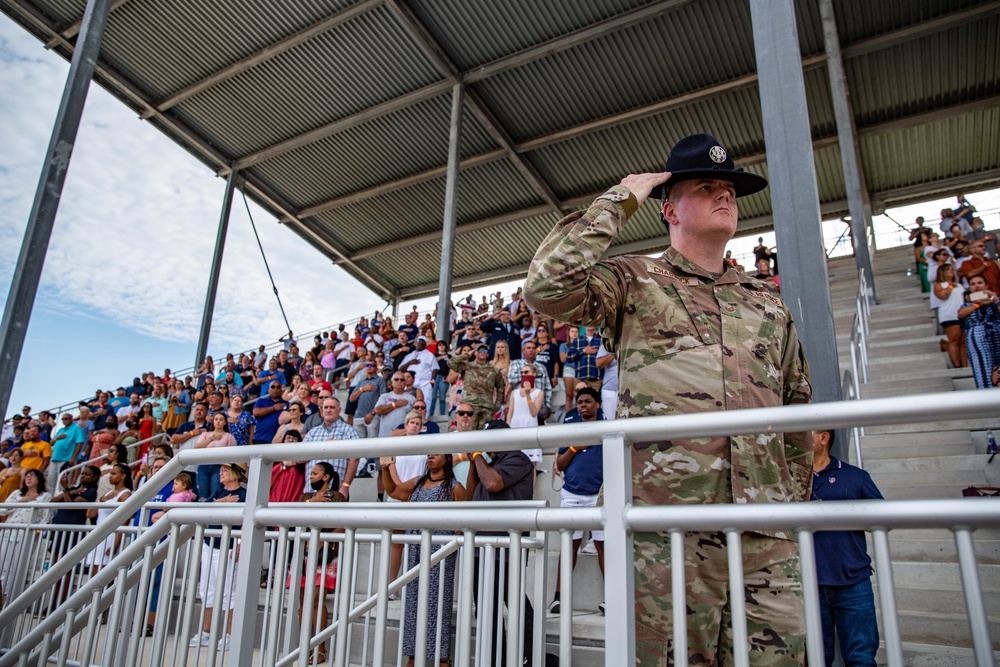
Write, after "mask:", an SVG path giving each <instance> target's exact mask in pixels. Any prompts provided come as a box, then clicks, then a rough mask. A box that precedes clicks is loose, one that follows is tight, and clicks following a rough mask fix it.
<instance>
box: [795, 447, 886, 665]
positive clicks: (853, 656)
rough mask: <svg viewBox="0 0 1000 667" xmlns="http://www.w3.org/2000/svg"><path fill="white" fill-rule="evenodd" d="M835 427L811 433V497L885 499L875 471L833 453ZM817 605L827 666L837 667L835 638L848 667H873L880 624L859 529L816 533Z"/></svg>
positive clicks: (867, 560)
mask: <svg viewBox="0 0 1000 667" xmlns="http://www.w3.org/2000/svg"><path fill="white" fill-rule="evenodd" d="M833 438H834V433H833V431H815V432H814V433H813V446H814V447H815V457H814V458H813V487H812V500H815V501H824V502H825V501H836V500H864V499H872V500H882V494H881V493H880V492H879V490H878V487H876V486H875V483H874V482H873V481H872V478H871V475H869V474H868V473H867V472H865V471H864V470H862V469H861V468H856V467H855V466H852V465H850V464H847V463H844V462H843V461H839V460H837V459H835V458H834V457H832V456H830V447H831V445H833ZM813 539H814V541H815V548H816V572H817V574H818V576H819V608H820V616H821V618H822V621H823V649H824V653H825V654H826V664H827V666H828V667H830V666H831V665H833V660H834V651H835V649H834V636H835V635H836V636H838V637H839V638H840V653H841V655H842V656H843V658H844V664H845V665H847V666H848V667H853V666H854V665H863V666H864V667H869V666H870V667H875V652H876V651H877V650H878V625H877V624H876V622H875V596H874V595H873V594H872V583H871V574H872V566H871V562H872V561H871V558H869V557H868V552H867V550H866V545H865V533H864V531H861V530H828V531H821V532H818V533H816V535H815V536H814V538H813Z"/></svg>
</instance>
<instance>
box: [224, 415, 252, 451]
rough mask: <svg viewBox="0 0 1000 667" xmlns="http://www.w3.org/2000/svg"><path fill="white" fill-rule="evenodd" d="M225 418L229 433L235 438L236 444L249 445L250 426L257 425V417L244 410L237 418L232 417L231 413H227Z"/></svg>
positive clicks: (239, 445)
mask: <svg viewBox="0 0 1000 667" xmlns="http://www.w3.org/2000/svg"><path fill="white" fill-rule="evenodd" d="M226 419H227V420H228V421H229V433H230V434H231V435H232V436H233V439H234V440H236V446H237V447H242V446H243V445H249V444H250V428H251V427H252V426H256V425H257V419H256V418H255V417H254V416H253V415H252V414H250V413H249V412H247V411H246V410H244V411H243V412H241V413H240V416H239V417H238V418H237V419H233V417H232V415H228V414H227V415H226Z"/></svg>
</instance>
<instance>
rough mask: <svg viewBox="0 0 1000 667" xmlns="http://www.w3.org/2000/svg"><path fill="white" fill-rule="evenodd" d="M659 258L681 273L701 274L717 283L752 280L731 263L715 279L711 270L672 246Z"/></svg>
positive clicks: (727, 283) (747, 281)
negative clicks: (720, 275)
mask: <svg viewBox="0 0 1000 667" xmlns="http://www.w3.org/2000/svg"><path fill="white" fill-rule="evenodd" d="M661 258H662V259H663V260H664V261H665V262H667V263H669V264H670V265H671V266H673V267H674V268H675V269H677V270H678V271H679V272H681V273H687V274H690V275H694V276H701V277H702V278H705V279H707V280H711V281H714V282H715V283H717V284H719V285H733V284H739V283H746V284H750V283H752V282H753V281H752V280H751V279H750V278H749V277H748V276H747V275H746V274H745V273H743V272H742V271H740V270H739V269H737V268H736V267H735V266H732V265H729V266H727V267H726V270H725V272H724V273H723V274H722V277H720V278H718V279H716V278H715V276H713V275H712V273H711V272H709V271H707V270H706V269H703V268H702V267H700V266H698V265H697V264H695V263H694V262H692V261H691V260H689V259H688V258H687V257H685V256H684V255H682V254H681V253H680V252H678V251H677V250H676V249H675V248H674V247H673V246H670V247H669V248H667V249H666V250H665V251H664V252H663V255H662V256H661Z"/></svg>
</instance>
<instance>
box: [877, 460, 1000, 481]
mask: <svg viewBox="0 0 1000 667" xmlns="http://www.w3.org/2000/svg"><path fill="white" fill-rule="evenodd" d="M988 460H989V456H987V455H986V454H967V455H957V456H928V457H904V458H896V459H885V460H882V461H880V462H879V465H878V466H877V469H875V468H873V469H872V470H871V471H870V472H872V474H875V473H876V472H877V473H878V474H882V475H885V474H895V475H906V476H907V477H908V478H911V479H912V476H915V475H921V474H926V473H942V475H943V476H946V475H947V474H948V473H957V472H970V471H976V472H982V471H984V470H986V469H987V467H988V466H989V462H988Z"/></svg>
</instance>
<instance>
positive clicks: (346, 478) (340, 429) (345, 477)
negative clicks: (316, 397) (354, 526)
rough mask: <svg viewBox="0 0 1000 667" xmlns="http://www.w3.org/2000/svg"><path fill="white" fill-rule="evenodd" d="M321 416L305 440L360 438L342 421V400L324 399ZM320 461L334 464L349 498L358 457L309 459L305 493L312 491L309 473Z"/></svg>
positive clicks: (345, 494)
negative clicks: (320, 421)
mask: <svg viewBox="0 0 1000 667" xmlns="http://www.w3.org/2000/svg"><path fill="white" fill-rule="evenodd" d="M320 416H322V418H323V421H322V423H320V424H319V425H318V426H314V427H313V428H311V429H310V430H309V432H308V433H306V436H305V438H303V439H302V441H303V442H326V441H328V440H356V439H357V438H358V434H357V432H355V430H354V427H353V426H351V425H349V424H348V423H347V422H344V421H341V419H340V401H339V400H337V399H336V398H334V397H333V396H330V397H329V398H324V399H323V404H322V405H321V406H320ZM318 461H326V462H327V463H329V464H330V465H332V466H333V469H334V470H336V471H337V474H338V475H340V479H341V482H340V492H341V493H342V494H344V497H345V498H349V497H350V492H351V482H353V481H354V475H355V473H357V471H358V459H356V458H355V459H316V460H313V461H307V462H306V470H305V475H306V484H305V488H304V489H303V492H304V493H309V492H310V491H312V487H311V486H310V485H309V473H310V472H312V468H313V466H314V465H315V464H316V463H317V462H318Z"/></svg>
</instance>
